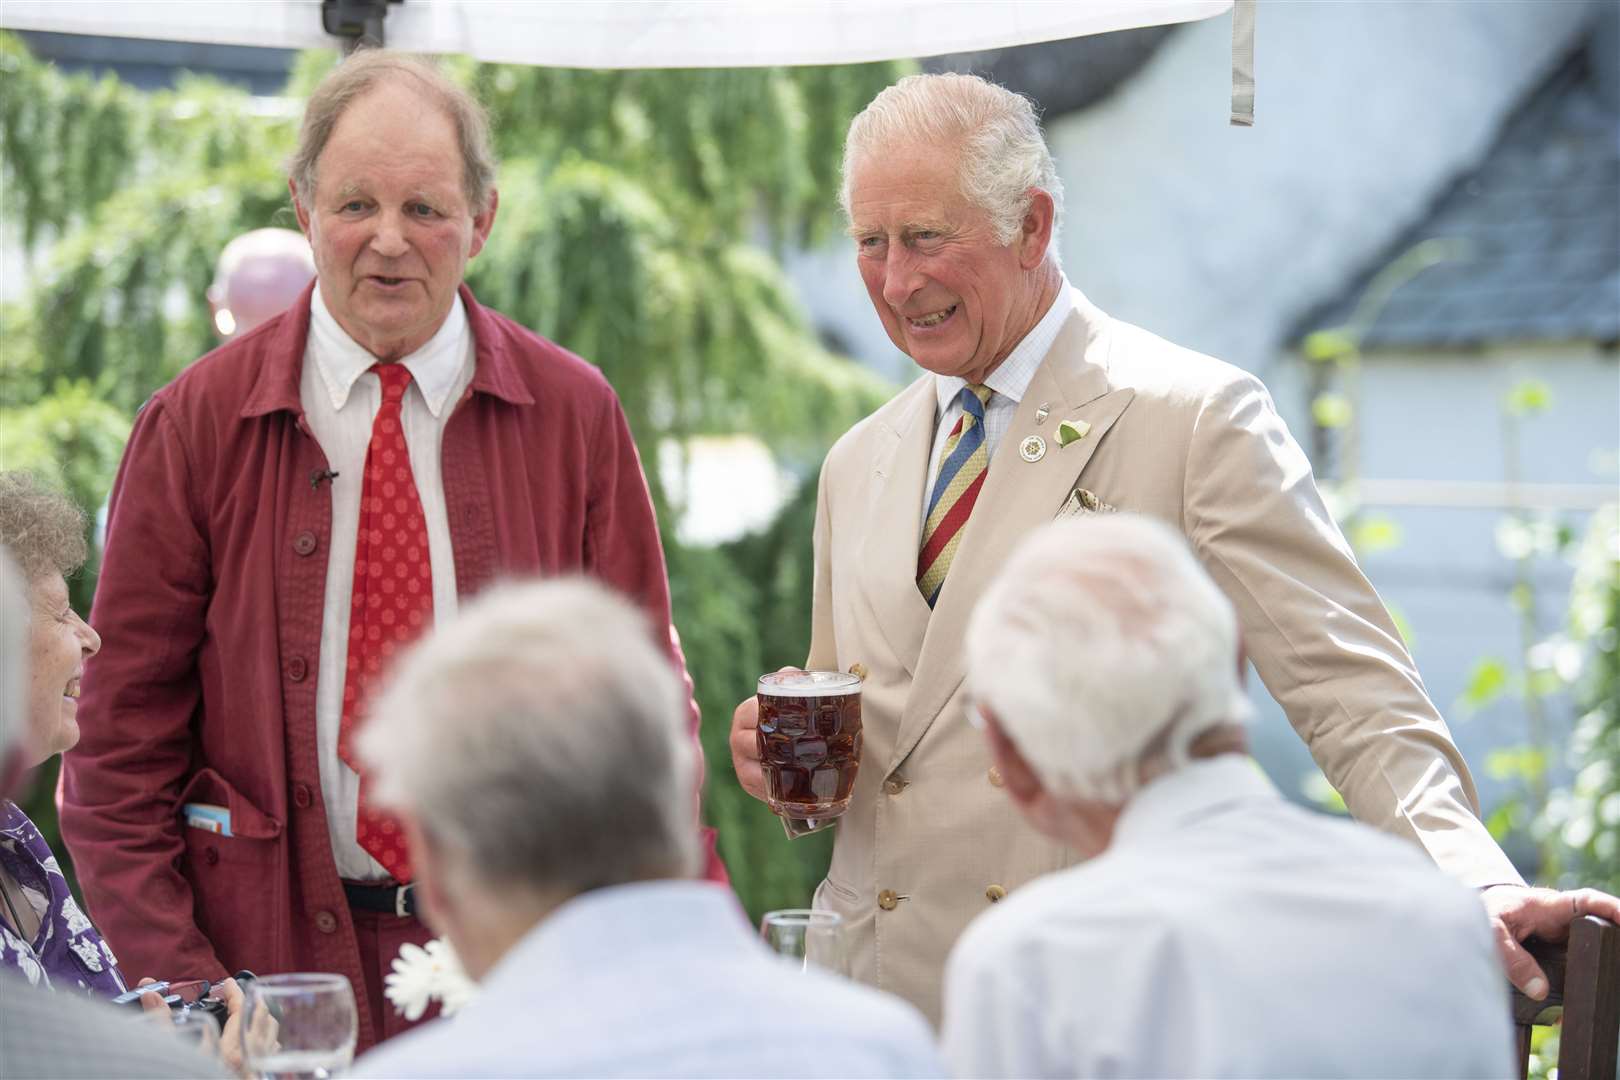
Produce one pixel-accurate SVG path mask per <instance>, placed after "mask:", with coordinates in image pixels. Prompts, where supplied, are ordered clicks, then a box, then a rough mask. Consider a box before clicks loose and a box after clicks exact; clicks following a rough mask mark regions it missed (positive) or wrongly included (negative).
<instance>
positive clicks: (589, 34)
mask: <svg viewBox="0 0 1620 1080" xmlns="http://www.w3.org/2000/svg"><path fill="white" fill-rule="evenodd" d="M1231 7H1232V0H1071V2H1067V3H1051V2H1049V0H1048V2H1043V0H962V2H957V3H942V2H940V0H859V2H849V3H842V2H835V0H643V2H634V3H632V2H625V0H553V2H551V3H543V4H542V3H534V2H532V0H406V2H405V3H402V4H390V5H389V6H388V15H387V18H386V19H385V21H384V24H383V31H384V36H385V38H386V40H387V43H388V44H389V45H390V46H392V47H394V48H398V49H405V50H409V51H413V52H424V53H461V54H465V55H467V56H471V57H474V58H476V59H479V60H484V61H489V62H493V63H511V64H541V65H546V66H551V67H575V68H659V67H665V68H667V67H760V66H767V65H777V64H846V63H858V62H862V61H869V60H891V59H900V58H906V57H922V56H937V55H940V54H943V53H950V52H965V51H975V50H980V49H995V48H1003V47H1006V46H1011V45H1026V44H1030V43H1032V42H1037V41H1056V40H1059V39H1062V38H1071V37H1080V36H1083V35H1086V34H1099V33H1106V32H1108V31H1113V30H1126V29H1130V28H1132V27H1138V26H1153V25H1162V24H1167V23H1178V22H1188V21H1191V20H1194V19H1205V18H1209V17H1211V16H1213V15H1219V14H1221V13H1222V12H1225V11H1227V10H1230V9H1231ZM0 26H4V27H7V28H10V29H18V30H47V31H55V32H58V33H69V34H98V35H104V36H111V37H139V38H159V39H163V40H170V41H206V42H217V43H222V44H234V45H259V46H267V47H275V48H298V49H302V48H320V47H330V46H332V45H334V44H337V41H338V39H336V38H334V37H333V36H331V35H329V34H327V33H325V32H324V30H323V29H322V26H321V2H320V0H214V2H207V0H145V2H143V3H138V4H136V3H127V2H123V0H4V2H3V3H0Z"/></svg>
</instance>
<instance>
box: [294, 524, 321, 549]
mask: <svg viewBox="0 0 1620 1080" xmlns="http://www.w3.org/2000/svg"><path fill="white" fill-rule="evenodd" d="M315 546H316V545H315V534H314V533H312V532H310V531H309V530H308V529H305V530H304V531H303V532H301V533H299V534H298V535H297V536H296V537H294V538H293V550H294V551H296V552H297V553H298V554H300V555H313V554H315Z"/></svg>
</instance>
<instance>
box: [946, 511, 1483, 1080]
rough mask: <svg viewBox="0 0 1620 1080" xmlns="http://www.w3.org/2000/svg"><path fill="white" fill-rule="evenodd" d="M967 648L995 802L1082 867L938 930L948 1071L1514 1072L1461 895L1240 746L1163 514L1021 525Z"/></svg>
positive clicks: (1233, 667) (1198, 604)
mask: <svg viewBox="0 0 1620 1080" xmlns="http://www.w3.org/2000/svg"><path fill="white" fill-rule="evenodd" d="M965 649H966V652H967V660H968V675H967V681H968V686H969V689H970V692H971V694H972V695H973V701H974V706H975V709H976V711H977V713H978V714H979V717H980V718H981V720H982V723H983V726H984V728H985V735H986V736H987V741H988V747H989V751H990V755H991V757H992V758H993V759H994V760H995V763H996V768H997V769H999V770H1000V771H1001V775H1002V776H1003V777H1004V778H1005V780H1006V787H1005V792H1006V794H1007V796H1008V798H1009V799H1010V800H1011V801H1012V803H1013V804H1014V805H1015V806H1017V808H1018V810H1019V812H1020V813H1021V814H1022V815H1023V816H1024V818H1025V820H1026V821H1028V822H1029V824H1030V826H1031V827H1033V828H1034V829H1036V830H1038V831H1039V832H1041V833H1042V834H1043V835H1046V836H1048V837H1050V838H1051V839H1052V840H1054V841H1055V842H1057V843H1060V844H1063V845H1065V846H1066V847H1067V848H1068V849H1069V850H1071V851H1073V852H1074V853H1075V855H1076V857H1077V858H1079V859H1080V860H1081V862H1080V865H1078V866H1074V867H1071V868H1069V869H1067V870H1060V871H1057V872H1054V873H1052V874H1049V875H1047V876H1045V877H1043V878H1040V879H1038V880H1036V881H1034V882H1032V883H1031V884H1029V885H1028V886H1026V887H1025V888H1023V889H1021V890H1019V892H1017V893H1016V894H1014V895H1012V896H1009V897H1008V898H1007V900H1006V901H1005V902H1004V903H1002V904H1000V905H999V906H997V907H996V908H994V909H993V910H990V911H987V912H985V913H984V914H983V915H980V916H979V917H978V918H977V919H975V920H974V921H973V923H972V924H971V925H970V926H969V927H968V929H967V931H966V932H965V933H964V934H963V935H962V938H961V940H960V942H959V943H958V944H957V946H956V948H955V950H954V951H953V952H952V954H951V958H950V961H949V964H948V965H947V968H946V978H945V1026H944V1045H945V1050H946V1055H947V1059H948V1062H949V1064H950V1066H951V1069H952V1071H953V1072H955V1073H957V1074H958V1075H961V1076H1007V1077H1012V1076H1210V1077H1216V1076H1231V1077H1239V1076H1323V1075H1329V1074H1331V1075H1335V1076H1428V1077H1448V1076H1468V1077H1496V1076H1508V1075H1511V1074H1512V1072H1513V1063H1514V1062H1513V1032H1512V1026H1511V1025H1512V1022H1511V1019H1510V1010H1509V1007H1508V987H1507V984H1506V983H1505V982H1504V981H1503V979H1502V970H1501V965H1500V963H1499V962H1498V960H1497V957H1496V951H1495V945H1494V943H1493V941H1492V937H1491V931H1490V927H1489V925H1488V923H1487V920H1486V917H1485V911H1484V909H1483V907H1482V906H1481V904H1480V902H1479V897H1478V895H1477V894H1476V893H1474V892H1473V891H1471V890H1469V889H1466V888H1464V887H1463V886H1461V885H1459V884H1457V883H1456V882H1455V881H1452V880H1450V879H1449V878H1447V877H1445V876H1444V875H1443V874H1441V873H1440V872H1439V870H1437V869H1436V868H1435V866H1434V863H1433V862H1432V861H1431V860H1429V859H1426V858H1424V856H1423V854H1422V853H1421V852H1420V851H1418V850H1416V849H1414V848H1413V847H1412V846H1411V845H1410V844H1406V843H1402V842H1401V841H1399V840H1396V839H1395V838H1393V837H1390V836H1387V835H1385V834H1383V833H1380V832H1378V831H1376V830H1374V829H1372V828H1369V827H1367V826H1365V825H1360V824H1357V823H1355V822H1350V821H1344V820H1341V819H1338V818H1332V817H1328V816H1326V815H1323V814H1318V813H1316V812H1314V811H1310V810H1306V809H1303V808H1300V807H1297V806H1294V805H1292V804H1290V803H1288V802H1287V801H1285V800H1284V799H1283V798H1282V796H1281V795H1280V794H1279V793H1278V792H1277V790H1276V789H1275V788H1274V787H1272V785H1271V782H1270V781H1269V780H1267V779H1266V777H1265V774H1264V773H1262V772H1261V771H1260V768H1259V766H1258V765H1257V764H1256V763H1255V762H1254V760H1253V759H1252V758H1250V757H1249V755H1248V753H1247V750H1246V740H1245V735H1244V721H1245V720H1246V719H1247V717H1248V714H1249V702H1248V698H1247V696H1246V695H1245V693H1244V689H1243V685H1242V681H1241V676H1240V672H1241V665H1242V659H1241V655H1240V652H1239V644H1238V630H1237V619H1236V617H1235V615H1234V614H1233V611H1232V605H1231V604H1230V603H1228V602H1227V600H1226V598H1225V596H1223V595H1222V594H1221V591H1220V589H1218V588H1217V587H1216V586H1215V583H1214V582H1213V581H1211V580H1210V578H1209V575H1208V574H1206V573H1205V572H1204V571H1203V569H1202V568H1201V567H1200V566H1199V565H1198V562H1197V560H1196V559H1195V558H1194V557H1193V554H1192V552H1191V550H1190V549H1189V548H1188V546H1187V543H1186V541H1185V540H1183V539H1182V538H1181V537H1180V536H1179V535H1178V534H1176V533H1175V532H1174V531H1172V530H1171V529H1170V528H1169V527H1168V526H1166V525H1163V524H1161V523H1159V522H1157V521H1153V520H1151V519H1148V518H1142V517H1136V516H1134V515H1126V514H1120V515H1114V516H1109V517H1103V518H1097V519H1095V520H1089V521H1068V522H1058V523H1055V524H1049V525H1045V526H1043V527H1041V528H1040V529H1038V530H1036V531H1035V532H1034V533H1032V534H1031V535H1030V536H1029V538H1028V539H1027V540H1025V541H1024V543H1023V544H1021V545H1020V546H1019V548H1018V549H1017V550H1016V552H1015V553H1014V554H1013V555H1012V556H1011V557H1010V558H1009V559H1008V560H1007V563H1006V565H1005V567H1003V569H1002V570H1001V572H1000V574H998V575H997V577H996V578H995V580H994V581H993V582H992V583H991V584H990V585H989V586H988V588H987V589H986V590H985V594H984V597H983V599H981V600H980V601H979V604H978V607H977V608H976V610H975V611H974V613H973V616H972V620H971V621H970V623H969V624H968V631H967V640H966V644H965ZM1077 657H1079V658H1083V660H1082V661H1081V662H1076V659H1075V658H1077Z"/></svg>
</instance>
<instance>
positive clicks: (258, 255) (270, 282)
mask: <svg viewBox="0 0 1620 1080" xmlns="http://www.w3.org/2000/svg"><path fill="white" fill-rule="evenodd" d="M314 276H315V257H314V256H313V255H312V254H311V253H310V250H309V241H308V240H306V239H305V238H304V234H303V233H300V232H296V231H294V230H292V229H254V230H252V231H251V232H245V233H243V234H242V235H241V236H238V237H237V238H236V239H234V240H232V241H231V242H230V243H228V244H226V245H225V250H224V251H221V252H220V253H219V261H218V262H217V263H216V264H215V266H214V282H213V284H212V285H210V286H208V307H209V310H210V311H211V312H212V314H213V317H214V330H215V332H216V333H218V334H219V338H220V340H221V341H229V340H231V339H232V338H234V337H237V336H238V335H241V334H245V333H247V332H248V331H249V330H252V329H253V328H254V327H256V326H258V325H259V324H260V323H262V322H267V321H268V320H270V319H272V318H274V317H275V316H277V315H280V314H281V313H282V312H283V311H286V310H287V309H288V308H289V307H291V306H292V305H293V304H294V303H295V302H297V300H298V298H299V297H300V296H302V295H303V293H304V290H305V289H306V288H307V287H308V286H309V283H310V280H311V279H312V278H314Z"/></svg>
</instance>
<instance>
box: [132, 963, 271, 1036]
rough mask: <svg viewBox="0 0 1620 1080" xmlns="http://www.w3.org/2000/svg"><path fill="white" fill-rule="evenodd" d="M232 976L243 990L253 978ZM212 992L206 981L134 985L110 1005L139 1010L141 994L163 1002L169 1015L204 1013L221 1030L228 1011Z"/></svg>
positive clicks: (245, 974) (244, 973)
mask: <svg viewBox="0 0 1620 1080" xmlns="http://www.w3.org/2000/svg"><path fill="white" fill-rule="evenodd" d="M231 977H232V978H233V979H235V980H236V984H237V985H238V986H240V987H242V988H243V989H244V990H245V989H247V984H248V983H250V982H252V981H253V980H254V979H255V978H256V976H255V975H254V974H253V972H251V971H238V972H237V973H236V974H235V975H233V976H231ZM213 990H214V984H213V983H211V982H209V981H208V980H207V979H185V980H183V981H178V982H170V981H163V982H155V983H147V984H146V985H145V986H136V987H132V988H131V989H129V990H126V991H125V992H124V993H122V994H119V995H118V996H117V997H115V998H113V1000H112V1003H113V1004H114V1005H133V1006H134V1007H135V1008H137V1009H138V1008H140V1007H141V996H142V995H143V994H157V995H158V996H160V997H161V998H162V999H163V1004H165V1005H167V1006H168V1007H169V1011H170V1012H172V1013H176V1014H181V1015H184V1014H189V1013H192V1012H200V1013H205V1014H206V1015H208V1016H211V1017H213V1018H214V1022H215V1023H217V1024H219V1026H220V1027H221V1028H224V1026H225V1021H226V1019H227V1018H228V1017H229V1010H228V1009H227V1008H226V1006H225V1002H224V1001H223V1000H221V999H220V998H217V997H215V996H214V995H213Z"/></svg>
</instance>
